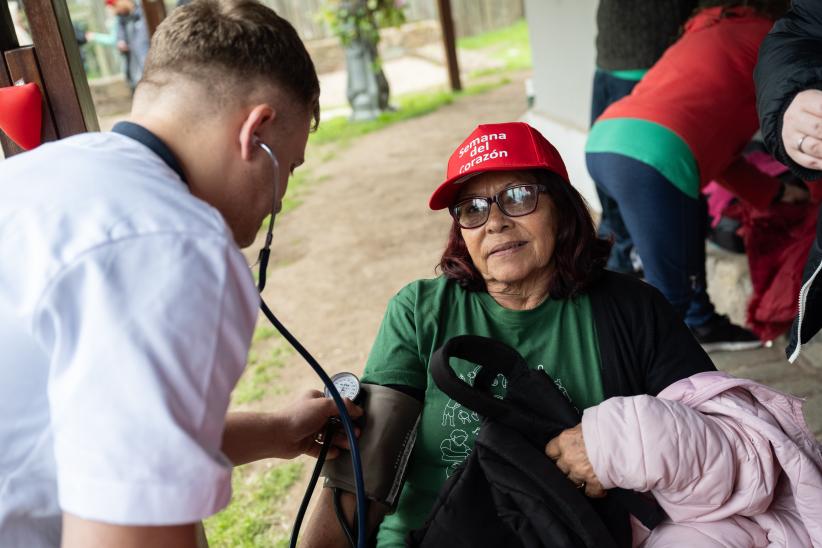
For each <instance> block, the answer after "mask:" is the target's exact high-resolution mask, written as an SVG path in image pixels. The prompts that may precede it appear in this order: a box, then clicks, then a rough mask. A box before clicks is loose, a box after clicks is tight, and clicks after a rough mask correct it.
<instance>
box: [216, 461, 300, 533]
mask: <svg viewBox="0 0 822 548" xmlns="http://www.w3.org/2000/svg"><path fill="white" fill-rule="evenodd" d="M302 472H303V463H301V462H293V461H292V462H285V463H282V464H278V465H276V466H272V467H268V468H260V467H252V466H241V467H238V468H235V469H234V474H233V478H232V481H231V487H232V491H233V495H232V498H231V504H229V505H228V506H227V507H226V508H225V510H223V511H222V512H220V513H219V514H216V515H214V516H212V517H210V518H208V519H207V520H205V522H204V525H205V530H206V536H207V537H208V544H209V546H210V547H211V548H263V547H267V548H268V547H272V546H275V547H280V546H288V539H287V538H284V536H285V535H284V533H283V532H282V531H284V530H290V524H286V523H282V515H281V514H280V508H281V506H282V503H283V501H284V500H285V497H286V495H287V494H288V491H289V489H290V488H291V487H292V486H293V485H294V484H295V483H296V482H297V481H298V480H299V479H300V477H301V476H302Z"/></svg>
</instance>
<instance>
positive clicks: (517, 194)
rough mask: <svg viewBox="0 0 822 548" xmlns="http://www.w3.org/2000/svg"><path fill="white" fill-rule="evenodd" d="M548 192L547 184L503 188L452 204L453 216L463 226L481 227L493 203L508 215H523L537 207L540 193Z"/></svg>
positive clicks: (486, 219)
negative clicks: (488, 194)
mask: <svg viewBox="0 0 822 548" xmlns="http://www.w3.org/2000/svg"><path fill="white" fill-rule="evenodd" d="M540 192H548V187H547V186H545V185H528V184H526V185H516V186H509V187H507V188H504V189H502V190H501V191H499V192H498V193H497V194H495V195H494V196H489V197H484V196H473V197H471V198H465V199H464V200H460V201H459V202H457V203H456V204H454V205H453V206H451V208H450V210H451V216H452V217H454V220H455V221H456V222H457V224H458V225H460V227H462V228H479V227H481V226H482V225H484V224H485V223H486V222H487V221H488V216H489V215H490V214H491V204H493V203H496V204H497V206H498V207H499V209H500V211H502V212H503V213H504V214H505V215H507V216H508V217H522V216H523V215H528V214H529V213H533V212H534V210H535V209H536V208H537V203H538V201H539V193H540Z"/></svg>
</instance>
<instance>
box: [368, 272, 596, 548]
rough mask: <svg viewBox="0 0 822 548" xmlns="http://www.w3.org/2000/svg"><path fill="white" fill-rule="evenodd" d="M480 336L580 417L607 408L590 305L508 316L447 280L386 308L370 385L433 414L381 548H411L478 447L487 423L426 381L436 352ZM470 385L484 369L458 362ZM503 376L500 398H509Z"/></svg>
mask: <svg viewBox="0 0 822 548" xmlns="http://www.w3.org/2000/svg"><path fill="white" fill-rule="evenodd" d="M465 334H471V335H482V336H485V337H490V338H493V339H496V340H498V341H501V342H503V343H505V344H507V345H509V346H511V347H512V348H515V349H516V350H517V351H518V352H519V353H520V354H521V355H522V356H523V358H525V361H526V362H527V363H528V365H529V366H530V367H531V368H534V369H541V370H544V371H546V372H547V373H548V374H550V375H551V377H552V378H553V379H554V382H555V383H556V385H557V386H558V387H559V389H560V391H562V392H563V393H564V394H566V395H567V396H568V398H569V399H570V400H571V402H572V404H573V405H574V406H575V407H576V408H577V409H579V410H580V411H581V410H583V409H585V408H587V407H590V406H592V405H596V404H598V403H600V402H601V401H602V400H603V391H602V380H601V377H600V358H599V346H598V344H597V338H596V333H595V330H594V321H593V316H592V313H591V302H590V299H589V298H588V296H587V295H583V296H580V297H577V298H575V299H572V300H552V299H547V300H546V301H545V302H543V303H542V304H541V305H539V306H538V307H536V308H534V309H532V310H521V311H520V310H508V309H506V308H503V307H502V306H500V305H499V304H497V302H496V301H494V299H493V298H492V297H491V296H490V295H488V293H485V292H470V291H466V290H464V289H462V288H461V287H460V286H459V285H458V284H457V283H455V282H453V281H449V280H447V279H446V278H444V277H439V278H436V279H433V280H420V281H416V282H414V283H411V284H409V285H407V286H406V287H405V288H403V289H402V290H401V291H400V292H399V293H398V294H397V295H396V296H395V297H394V298H393V299H392V300H391V301H390V302H389V304H388V310H387V311H386V313H385V318H384V319H383V322H382V326H381V327H380V330H379V333H378V334H377V339H376V341H375V342H374V346H373V348H372V349H371V354H370V355H369V357H368V363H367V364H366V367H365V374H364V375H363V379H362V380H363V382H369V383H376V384H383V385H385V384H400V385H406V386H411V387H414V388H418V389H421V390H424V391H425V404H424V407H423V412H422V420H421V421H420V427H419V431H418V434H417V442H416V446H415V448H414V453H413V455H412V458H411V462H410V466H409V471H408V478H407V481H406V484H405V487H404V489H403V492H402V494H401V495H400V500H399V505H398V507H397V511H396V512H395V513H394V514H392V515H390V516H386V518H385V520H384V521H383V523H382V526H381V527H380V531H379V535H378V545H379V546H404V545H405V543H404V538H405V534H406V533H407V531H408V530H409V529H415V528H417V527H419V526H420V525H422V523H423V521H424V520H425V517H426V516H427V515H428V513H429V512H430V511H431V508H432V507H433V505H434V502H435V500H436V496H437V492H438V491H439V489H440V487H441V486H442V484H443V483H444V482H445V480H446V479H447V478H448V477H449V476H451V474H453V473H454V471H455V470H456V469H457V467H458V466H459V465H460V463H462V462H463V461H464V460H465V458H466V457H467V456H468V454H469V453H470V451H471V448H472V447H473V446H474V439H475V438H476V436H477V433H478V432H479V427H480V417H479V416H478V415H477V414H476V413H474V412H472V411H470V410H468V409H465V408H463V407H462V406H461V405H460V404H458V403H456V402H454V401H452V400H450V399H449V398H448V397H447V396H446V395H445V394H443V393H442V392H441V391H440V390H439V389H438V388H437V387H436V384H435V383H434V381H433V380H432V379H431V376H430V374H429V372H428V362H429V359H430V357H431V355H432V354H433V353H434V351H435V350H436V349H438V348H439V347H440V346H442V345H443V344H444V343H445V342H446V341H448V340H449V339H450V338H452V337H455V336H457V335H465ZM451 365H452V366H453V368H454V370H455V371H456V372H457V373H458V374H459V376H460V378H462V379H463V380H465V381H466V382H469V383H470V382H473V380H474V376H475V375H476V373H477V371H478V370H479V366H477V365H474V364H471V363H468V362H465V361H463V360H458V359H454V360H452V363H451ZM506 384H507V381H506V379H505V378H504V377H503V376H501V375H500V376H499V377H498V378H497V379H496V380H495V381H494V383H493V389H494V390H496V391H497V392H498V393H499V394H500V395H502V394H504V390H505V387H506Z"/></svg>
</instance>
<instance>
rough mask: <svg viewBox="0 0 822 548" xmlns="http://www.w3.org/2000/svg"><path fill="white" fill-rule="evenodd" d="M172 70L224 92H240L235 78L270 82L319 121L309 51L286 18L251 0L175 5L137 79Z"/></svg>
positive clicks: (163, 76) (158, 81) (151, 81)
mask: <svg viewBox="0 0 822 548" xmlns="http://www.w3.org/2000/svg"><path fill="white" fill-rule="evenodd" d="M174 75H185V76H187V77H189V78H191V79H193V80H195V81H199V82H202V83H204V84H207V85H208V86H209V88H210V89H212V90H213V91H214V92H215V95H219V94H222V95H224V96H225V95H229V94H236V93H238V92H239V93H242V91H241V89H240V88H241V86H240V85H238V84H249V83H257V82H260V81H261V80H262V81H263V82H271V83H272V84H275V85H277V86H278V87H279V88H281V89H283V90H286V91H288V92H289V93H290V94H291V96H292V98H293V99H295V100H297V101H298V102H300V103H302V104H304V105H306V106H307V107H309V108H310V109H311V111H312V113H313V117H314V124H315V125H316V124H317V123H318V122H319V95H320V82H319V80H318V78H317V71H316V70H315V69H314V63H313V62H312V61H311V57H310V56H309V54H308V51H306V49H305V46H304V45H303V43H302V40H300V37H299V36H298V35H297V31H296V30H294V27H293V26H291V24H290V23H289V22H288V21H286V20H285V19H283V18H282V17H280V16H279V15H277V14H276V13H275V12H274V11H273V10H272V9H270V8H268V7H266V6H264V5H262V4H261V3H259V2H257V1H255V0H194V1H193V2H191V3H190V4H187V5H185V6H182V7H179V8H177V9H175V10H174V11H173V12H172V13H171V15H170V16H169V17H168V18H166V20H165V21H163V23H162V24H161V25H160V26H158V27H157V31H156V32H155V33H154V36H153V38H152V40H151V48H150V50H149V54H148V58H147V59H146V65H145V70H144V72H143V79H142V81H141V83H144V84H146V85H155V86H163V85H164V84H165V83H168V82H169V81H170V80H172V79H173V78H174ZM215 98H217V97H215Z"/></svg>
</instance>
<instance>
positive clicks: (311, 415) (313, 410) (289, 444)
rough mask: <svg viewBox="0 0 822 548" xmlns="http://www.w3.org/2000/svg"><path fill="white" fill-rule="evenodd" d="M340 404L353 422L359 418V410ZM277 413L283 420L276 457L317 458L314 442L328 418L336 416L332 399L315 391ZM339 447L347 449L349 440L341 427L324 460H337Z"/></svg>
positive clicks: (352, 406) (318, 448) (316, 448)
mask: <svg viewBox="0 0 822 548" xmlns="http://www.w3.org/2000/svg"><path fill="white" fill-rule="evenodd" d="M343 401H344V402H345V407H346V410H347V411H348V414H349V415H351V418H352V419H356V418H359V417H361V416H362V413H363V412H362V409H361V408H359V407H357V406H356V405H354V404H353V403H352V402H351V400H349V399H343ZM278 414H279V415H280V416H281V417H282V422H281V427H282V428H283V431H282V433H281V437H280V442H281V443H280V447H279V451H278V452H279V454H278V455H277V456H278V457H280V458H284V459H289V458H294V457H296V456H297V455H301V454H306V455H311V456H313V457H316V456H317V455H318V454H319V452H320V445H319V444H318V443H317V442H316V441H314V439H315V438H316V437H317V436H318V435H319V434H320V433H322V432H323V431H324V430H325V425H326V424H327V423H328V419H330V418H331V417H336V416H338V415H339V413H338V412H337V406H336V405H335V404H334V400H332V399H331V398H326V397H325V396H323V394H322V392H319V391H317V390H311V391H309V392H307V393H306V394H304V395H303V397H302V398H301V399H299V400H297V401H295V402H294V403H293V404H292V405H290V406H289V408H288V409H284V410H281V411H279V412H278ZM357 433H358V432H357ZM339 447H342V448H344V449H348V438H346V436H345V431H344V430H343V428H342V425H340V427H339V428H338V429H337V433H336V434H335V435H334V439H333V440H332V446H331V447H330V448H329V450H328V454H327V456H326V458H328V459H333V458H336V457H337V455H339V453H340V451H339V449H338V448H339Z"/></svg>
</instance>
